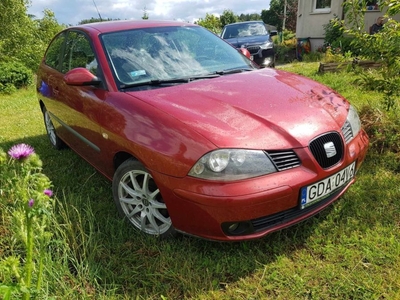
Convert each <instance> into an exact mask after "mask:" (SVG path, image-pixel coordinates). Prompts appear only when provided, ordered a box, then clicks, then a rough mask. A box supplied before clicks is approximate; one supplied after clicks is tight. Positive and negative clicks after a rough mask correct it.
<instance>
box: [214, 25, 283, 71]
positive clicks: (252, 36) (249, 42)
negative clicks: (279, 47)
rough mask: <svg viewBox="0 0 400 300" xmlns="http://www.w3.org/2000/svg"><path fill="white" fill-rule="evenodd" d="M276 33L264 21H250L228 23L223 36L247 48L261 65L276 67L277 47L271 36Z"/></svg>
mask: <svg viewBox="0 0 400 300" xmlns="http://www.w3.org/2000/svg"><path fill="white" fill-rule="evenodd" d="M276 34H277V31H270V30H268V27H267V25H266V24H264V22H263V21H249V22H239V23H233V24H229V25H226V26H225V27H224V28H223V30H222V33H221V37H222V38H223V39H224V40H226V41H227V42H228V43H230V44H231V45H232V46H234V47H236V48H238V49H240V48H246V49H247V50H248V51H249V52H250V55H251V57H252V59H253V60H254V61H255V62H256V63H257V64H258V65H259V66H260V67H274V66H275V47H274V43H273V41H272V39H271V37H272V36H274V35H276Z"/></svg>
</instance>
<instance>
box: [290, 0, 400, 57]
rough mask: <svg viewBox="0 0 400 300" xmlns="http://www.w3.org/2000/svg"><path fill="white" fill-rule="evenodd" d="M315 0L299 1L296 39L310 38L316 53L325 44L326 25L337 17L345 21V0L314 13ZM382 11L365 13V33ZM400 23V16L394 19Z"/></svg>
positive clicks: (381, 14)
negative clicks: (343, 4) (343, 5)
mask: <svg viewBox="0 0 400 300" xmlns="http://www.w3.org/2000/svg"><path fill="white" fill-rule="evenodd" d="M314 1H315V0H299V2H298V13H297V26H296V38H297V39H303V38H310V42H311V51H316V50H317V49H318V47H319V46H322V45H323V43H324V36H325V30H324V27H323V26H324V25H325V24H328V22H329V20H331V19H333V18H334V17H335V16H337V17H339V18H340V19H343V7H342V3H343V0H332V1H331V8H330V9H326V10H320V11H314V10H313V8H314ZM371 8H372V7H371ZM383 15H384V12H382V11H380V10H367V11H366V13H365V24H364V25H365V27H364V28H365V31H367V32H369V27H370V26H372V25H373V24H374V23H375V21H376V19H377V18H378V17H380V16H383ZM394 19H395V20H397V21H399V22H400V15H397V16H395V17H394Z"/></svg>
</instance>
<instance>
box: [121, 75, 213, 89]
mask: <svg viewBox="0 0 400 300" xmlns="http://www.w3.org/2000/svg"><path fill="white" fill-rule="evenodd" d="M219 76H220V74H217V73H215V74H206V75H198V76H191V77H184V78H171V79H152V80H148V81H142V82H137V83H130V84H121V85H120V88H121V89H127V88H131V87H137V86H146V85H154V86H157V85H164V84H176V83H189V82H191V81H194V80H199V79H209V78H216V77H219Z"/></svg>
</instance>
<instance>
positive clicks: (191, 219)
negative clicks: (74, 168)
mask: <svg viewBox="0 0 400 300" xmlns="http://www.w3.org/2000/svg"><path fill="white" fill-rule="evenodd" d="M37 78H38V80H37V91H38V100H39V104H40V108H41V110H42V112H43V116H44V123H45V126H46V130H47V133H48V136H49V139H50V142H51V144H52V145H53V146H54V147H55V148H57V149H59V148H61V147H62V146H63V145H64V144H67V145H68V146H69V147H70V148H71V149H72V150H73V151H75V152H76V153H77V154H78V155H80V156H81V157H82V158H83V159H85V160H86V161H87V162H89V163H90V164H91V165H92V166H94V167H95V168H96V169H97V170H98V171H99V172H100V173H102V174H103V175H104V176H105V177H106V178H108V179H110V180H111V181H112V192H113V197H114V200H115V203H116V206H117V208H118V210H119V212H120V213H121V215H122V216H123V217H125V218H126V219H127V220H128V221H129V222H130V223H131V224H132V225H133V226H134V227H136V228H137V229H139V230H141V231H143V232H145V233H147V234H149V235H155V236H162V237H167V236H171V235H173V234H174V233H175V232H182V233H187V234H191V235H195V236H199V237H203V238H206V239H212V240H225V241H233V240H246V239H254V238H260V237H263V236H265V235H267V234H268V233H270V232H273V231H275V230H279V229H282V228H285V227H288V226H290V225H293V224H295V223H298V222H300V221H302V220H304V219H306V218H309V217H311V216H312V215H314V214H316V213H318V212H319V211H321V210H323V209H324V208H325V207H327V206H328V205H330V204H331V203H332V202H334V201H336V200H337V199H338V198H339V197H340V196H341V195H342V194H343V193H344V192H345V191H346V190H347V189H348V188H349V187H350V185H351V184H352V183H353V182H354V180H355V175H356V172H357V170H358V169H359V168H360V166H361V164H362V162H363V160H364V157H365V155H366V152H367V147H368V137H367V135H366V133H365V132H364V131H363V130H362V128H361V124H360V120H359V118H358V115H357V112H356V110H355V108H354V107H353V106H352V105H350V103H349V102H348V101H346V100H345V99H344V98H343V97H342V96H340V95H338V94H337V93H336V92H334V91H333V90H331V89H330V88H328V87H326V86H323V85H321V84H319V83H317V82H315V81H312V80H310V79H307V78H305V77H301V76H298V75H295V74H291V73H287V72H283V71H279V70H275V69H270V68H265V69H259V67H258V66H256V65H255V64H254V63H253V62H252V61H251V60H249V59H248V58H247V57H245V56H244V55H242V54H240V53H239V52H238V51H237V50H236V49H235V48H233V47H232V46H230V45H229V44H228V43H226V42H224V41H223V40H222V39H221V38H219V37H217V36H215V35H214V34H212V33H211V32H209V31H207V30H206V29H204V28H202V27H200V26H197V25H194V24H188V23H180V22H156V21H149V20H146V21H116V22H103V23H94V24H86V25H81V26H75V27H70V28H67V29H65V30H64V31H62V32H61V33H59V34H58V35H57V36H56V37H55V38H54V39H53V40H52V42H51V43H50V45H49V47H48V49H47V51H46V54H45V56H44V59H43V61H42V62H41V64H40V67H39V70H38V77H37ZM254 83H257V84H254Z"/></svg>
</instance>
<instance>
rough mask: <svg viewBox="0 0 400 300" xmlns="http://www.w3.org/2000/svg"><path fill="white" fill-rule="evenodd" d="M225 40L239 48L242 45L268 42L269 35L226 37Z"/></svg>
mask: <svg viewBox="0 0 400 300" xmlns="http://www.w3.org/2000/svg"><path fill="white" fill-rule="evenodd" d="M225 41H227V42H228V43H229V44H231V45H232V46H234V47H236V48H240V47H241V46H242V45H261V44H264V43H266V42H269V41H270V38H269V35H254V36H243V37H237V38H232V39H226V40H225Z"/></svg>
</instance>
